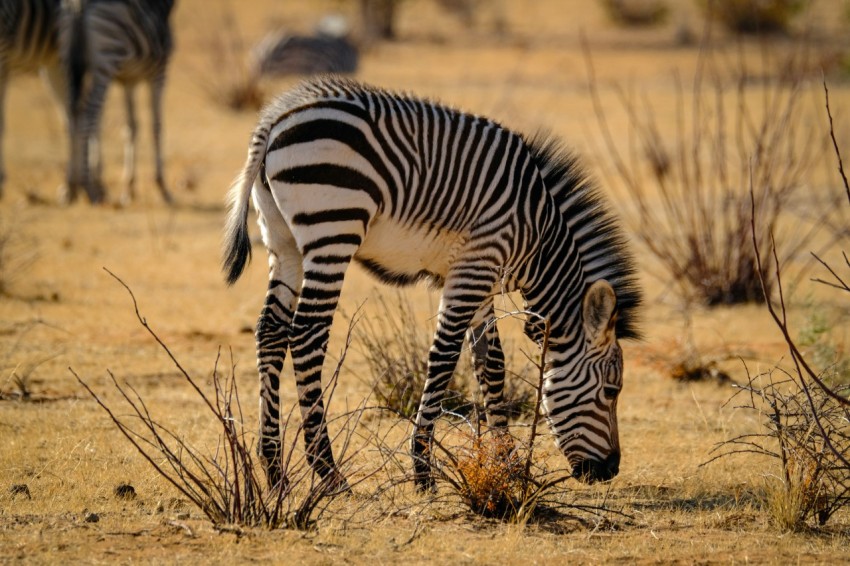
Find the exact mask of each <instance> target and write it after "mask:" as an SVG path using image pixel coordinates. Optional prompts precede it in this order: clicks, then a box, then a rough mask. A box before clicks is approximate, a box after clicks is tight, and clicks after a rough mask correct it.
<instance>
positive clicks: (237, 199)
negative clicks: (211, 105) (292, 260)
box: [222, 122, 269, 285]
mask: <svg viewBox="0 0 850 566" xmlns="http://www.w3.org/2000/svg"><path fill="white" fill-rule="evenodd" d="M268 137H269V128H268V125H267V124H266V123H265V122H261V123H260V125H259V126H258V127H257V129H256V130H255V131H254V136H253V139H252V140H251V147H250V149H249V150H248V159H247V160H246V162H245V167H244V168H243V169H242V172H241V173H240V174H239V176H238V177H237V178H236V180H235V181H234V182H233V185H232V186H231V187H230V192H229V195H228V200H229V201H230V202H229V207H228V214H227V224H226V227H225V232H224V257H223V261H222V269H223V271H224V274H225V280H226V281H227V284H228V285H233V284H234V283H236V280H237V279H239V277H240V276H241V275H242V272H243V271H244V269H245V265H246V264H247V263H248V261H249V260H250V259H251V240H250V238H249V237H248V204H249V200H250V197H251V189H252V187H253V186H254V181H256V180H257V177H258V176H259V175H260V172H261V170H262V168H263V160H264V159H265V154H266V142H267V140H268Z"/></svg>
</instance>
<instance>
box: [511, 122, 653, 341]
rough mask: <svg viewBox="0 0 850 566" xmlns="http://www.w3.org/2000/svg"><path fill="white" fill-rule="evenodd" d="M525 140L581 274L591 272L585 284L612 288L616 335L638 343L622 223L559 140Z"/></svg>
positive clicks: (631, 268) (636, 293)
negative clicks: (597, 283)
mask: <svg viewBox="0 0 850 566" xmlns="http://www.w3.org/2000/svg"><path fill="white" fill-rule="evenodd" d="M525 141H526V144H528V147H529V148H530V149H531V153H532V155H533V156H534V157H535V159H536V160H537V164H538V168H539V169H540V171H541V173H542V174H543V179H544V181H545V183H546V187H547V188H548V189H549V193H550V194H551V195H552V198H553V199H554V201H555V204H556V205H557V206H558V208H559V209H560V210H561V214H562V215H563V217H564V220H565V221H566V223H567V226H568V228H569V233H570V235H571V237H572V238H573V239H574V240H575V242H576V248H577V249H578V250H579V256H580V257H581V261H582V263H583V265H584V266H585V271H590V272H591V273H590V274H589V280H588V281H587V283H588V284H590V283H592V282H593V281H595V280H598V279H605V280H606V281H608V282H609V283H610V284H611V286H612V287H613V288H614V292H615V293H616V295H617V308H618V313H619V314H618V318H617V328H616V332H617V337H618V338H627V339H628V338H632V339H640V337H641V335H640V331H639V329H638V320H637V318H638V312H637V311H638V307H639V306H640V304H641V300H642V299H641V293H640V288H639V286H638V282H637V275H636V273H637V269H636V267H635V261H634V258H633V256H632V254H631V252H630V251H629V249H628V246H627V239H626V235H625V233H624V232H623V229H622V228H621V227H620V222H619V221H618V219H617V218H616V217H615V216H614V214H613V213H612V212H611V211H610V209H609V207H608V204H607V202H606V199H605V197H604V196H603V195H602V193H601V192H600V190H599V188H598V187H597V185H596V183H595V182H594V181H593V180H592V178H591V177H590V176H589V175H588V174H587V173H586V172H585V170H584V169H583V167H582V166H581V164H580V163H579V160H578V156H577V155H576V154H575V153H573V152H572V151H570V150H569V149H567V148H566V147H565V145H564V143H563V142H562V141H561V140H560V139H559V138H557V137H555V136H552V135H549V134H545V133H538V134H537V135H535V136H533V137H531V138H530V139H526V140H525Z"/></svg>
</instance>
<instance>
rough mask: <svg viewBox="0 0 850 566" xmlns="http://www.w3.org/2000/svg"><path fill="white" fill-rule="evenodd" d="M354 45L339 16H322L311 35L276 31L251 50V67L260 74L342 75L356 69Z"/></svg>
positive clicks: (346, 26) (345, 24)
mask: <svg viewBox="0 0 850 566" xmlns="http://www.w3.org/2000/svg"><path fill="white" fill-rule="evenodd" d="M358 60H359V54H358V51H357V47H356V46H355V45H354V44H353V43H352V42H351V41H350V40H349V39H348V23H347V22H346V21H345V19H344V18H342V17H341V16H336V15H329V16H326V17H324V18H323V19H322V20H321V21H320V22H319V25H318V26H317V29H316V32H315V33H314V34H313V35H293V34H290V33H288V32H286V31H285V30H278V31H275V32H272V33H270V34H268V35H267V36H265V37H264V38H263V39H262V40H260V42H259V43H257V45H256V46H254V48H253V49H252V50H251V68H252V69H253V72H254V73H256V74H257V75H258V76H259V75H278V76H282V75H318V74H328V73H335V74H345V73H353V72H355V71H356V70H357V64H358Z"/></svg>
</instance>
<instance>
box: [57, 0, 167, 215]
mask: <svg viewBox="0 0 850 566" xmlns="http://www.w3.org/2000/svg"><path fill="white" fill-rule="evenodd" d="M173 7H174V0H79V6H77V9H76V10H75V13H74V19H73V23H72V24H71V28H70V31H69V35H70V39H69V41H68V46H67V50H68V52H67V58H68V63H67V64H68V75H69V83H70V84H69V91H70V92H69V107H70V110H69V112H70V118H71V119H70V122H71V124H70V140H71V158H70V161H69V163H68V173H67V187H66V190H67V194H66V195H65V200H67V201H69V202H70V201H73V200H75V199H76V198H77V195H78V193H79V190H80V189H81V188H82V189H83V190H84V191H85V192H86V194H87V195H88V198H89V200H91V202H93V203H99V202H102V201H103V200H104V199H105V198H106V192H105V190H104V187H103V182H102V180H101V171H100V156H99V152H100V148H99V145H100V125H101V117H102V115H103V104H104V101H105V98H106V91H107V89H108V87H109V85H110V83H111V82H112V81H113V80H114V81H118V82H119V83H121V85H122V86H123V87H124V105H125V110H126V113H127V129H126V137H125V147H124V185H125V192H124V196H123V200H124V201H131V200H132V199H133V198H134V197H135V185H136V133H137V124H136V108H135V99H134V91H135V88H136V86H137V85H138V84H139V83H142V82H144V83H147V84H148V87H149V89H150V99H151V114H152V120H151V121H152V126H153V144H154V161H155V163H154V164H155V167H156V184H157V187H158V188H159V191H160V193H161V194H162V198H163V199H164V200H165V202H166V203H168V204H171V203H172V197H171V193H170V192H169V191H168V188H167V187H166V184H165V175H164V168H163V162H162V91H163V88H164V86H165V76H166V69H167V65H168V61H169V58H170V56H171V52H172V49H173V42H172V36H171V27H170V24H169V16H170V14H171V11H172V9H173ZM92 152H93V153H94V155H90V153H92Z"/></svg>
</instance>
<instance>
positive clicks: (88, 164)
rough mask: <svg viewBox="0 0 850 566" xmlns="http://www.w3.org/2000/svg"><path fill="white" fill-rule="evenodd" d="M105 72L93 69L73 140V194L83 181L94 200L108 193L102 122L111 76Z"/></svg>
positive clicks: (70, 185)
mask: <svg viewBox="0 0 850 566" xmlns="http://www.w3.org/2000/svg"><path fill="white" fill-rule="evenodd" d="M103 74H104V73H102V72H97V71H93V72H92V84H91V86H90V87H89V89H88V92H87V93H86V95H85V97H84V98H83V100H82V101H81V103H80V108H79V109H78V114H77V117H76V120H75V121H76V124H75V128H74V134H73V138H74V139H73V140H72V142H71V143H72V144H74V153H73V154H72V155H75V157H74V160H75V161H76V162H75V163H73V164H72V175H73V177H72V178H71V179H69V181H68V185H69V188H70V189H71V196H72V197H73V196H74V193H75V192H76V187H78V186H79V185H82V187H83V189H85V191H86V194H87V195H88V197H89V201H91V202H92V203H93V204H99V203H101V202H103V201H104V199H105V197H106V191H105V190H104V188H103V183H102V182H101V170H100V169H101V157H100V124H101V118H102V116H103V103H104V100H105V99H106V89H107V87H108V86H109V81H110V77H109V76H102V75H103ZM71 187H73V188H71Z"/></svg>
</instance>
